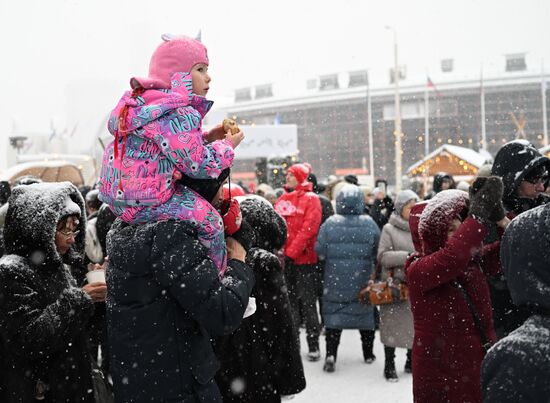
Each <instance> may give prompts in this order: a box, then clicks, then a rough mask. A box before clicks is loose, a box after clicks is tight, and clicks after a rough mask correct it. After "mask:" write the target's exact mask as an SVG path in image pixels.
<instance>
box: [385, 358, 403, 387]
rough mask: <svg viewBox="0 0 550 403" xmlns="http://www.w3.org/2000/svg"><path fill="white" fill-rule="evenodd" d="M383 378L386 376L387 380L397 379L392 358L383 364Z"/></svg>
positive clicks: (395, 380) (393, 380) (394, 380)
mask: <svg viewBox="0 0 550 403" xmlns="http://www.w3.org/2000/svg"><path fill="white" fill-rule="evenodd" d="M384 378H386V380H387V381H388V382H397V381H399V378H398V377H397V372H395V362H394V361H393V360H391V361H389V360H386V363H385V364H384Z"/></svg>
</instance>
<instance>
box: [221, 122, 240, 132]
mask: <svg viewBox="0 0 550 403" xmlns="http://www.w3.org/2000/svg"><path fill="white" fill-rule="evenodd" d="M222 124H223V130H225V131H226V132H227V131H228V130H231V134H236V133H238V132H240V131H241V129H239V126H237V122H235V121H234V120H233V119H224V120H223V123H222Z"/></svg>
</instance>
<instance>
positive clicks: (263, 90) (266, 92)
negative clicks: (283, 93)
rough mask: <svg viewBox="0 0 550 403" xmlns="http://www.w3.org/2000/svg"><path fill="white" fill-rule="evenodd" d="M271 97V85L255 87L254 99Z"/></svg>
mask: <svg viewBox="0 0 550 403" xmlns="http://www.w3.org/2000/svg"><path fill="white" fill-rule="evenodd" d="M272 96H273V89H272V87H271V84H264V85H258V86H257V87H256V99H260V98H269V97H272Z"/></svg>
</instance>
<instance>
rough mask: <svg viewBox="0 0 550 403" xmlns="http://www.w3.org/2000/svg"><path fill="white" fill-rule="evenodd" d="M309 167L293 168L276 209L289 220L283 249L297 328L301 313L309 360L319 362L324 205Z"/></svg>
mask: <svg viewBox="0 0 550 403" xmlns="http://www.w3.org/2000/svg"><path fill="white" fill-rule="evenodd" d="M309 174H310V169H309V167H308V166H307V165H306V164H294V165H292V166H291V167H290V168H289V169H288V172H287V175H286V185H285V190H286V192H285V193H283V195H282V196H281V197H280V198H279V200H277V202H276V203H275V206H274V207H275V210H276V211H277V213H279V214H280V215H281V216H282V217H283V218H284V219H285V221H286V225H287V227H288V239H287V241H286V244H285V247H284V253H285V258H286V259H285V280H286V283H287V286H288V297H289V299H290V305H291V309H292V316H293V320H294V324H295V326H296V329H299V328H300V314H302V315H303V320H304V322H305V325H306V334H307V344H308V348H309V352H308V355H307V358H308V360H310V361H317V360H319V358H320V357H321V353H320V350H319V333H320V326H319V314H318V312H317V294H316V290H318V289H319V282H320V281H321V278H320V276H321V271H320V270H319V267H318V265H317V255H316V254H315V242H316V241H317V234H318V232H319V227H320V226H321V202H320V201H319V197H318V196H317V195H316V194H315V193H313V192H312V190H313V184H312V183H311V182H309V181H308V175H309Z"/></svg>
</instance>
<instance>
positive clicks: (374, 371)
mask: <svg viewBox="0 0 550 403" xmlns="http://www.w3.org/2000/svg"><path fill="white" fill-rule="evenodd" d="M300 337H301V341H302V342H301V345H302V357H303V363H304V370H305V373H306V383H307V386H306V389H305V390H304V391H303V392H302V393H300V394H298V395H296V397H295V398H294V399H292V400H290V401H289V402H291V403H306V402H308V403H310V402H315V403H335V402H337V403H355V402H365V403H409V402H412V401H413V398H412V376H411V375H410V374H406V373H405V372H404V371H403V368H404V366H405V359H406V356H405V354H406V350H404V349H397V351H396V359H395V366H396V369H397V375H398V376H399V382H397V383H390V382H387V381H386V380H385V379H384V376H383V374H382V372H383V370H384V347H383V346H382V344H381V343H380V334H379V332H378V331H377V332H376V339H375V341H374V355H376V361H374V362H373V363H372V364H370V365H369V364H365V363H364V361H363V354H362V352H361V339H360V337H359V331H358V330H344V332H343V333H342V340H341V342H340V347H339V349H338V361H337V362H336V371H335V372H333V373H327V372H324V371H323V363H324V359H325V338H324V336H321V352H322V356H321V360H319V361H317V362H309V361H307V359H306V352H307V351H306V349H307V347H306V346H307V343H306V339H305V330H304V329H300Z"/></svg>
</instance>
